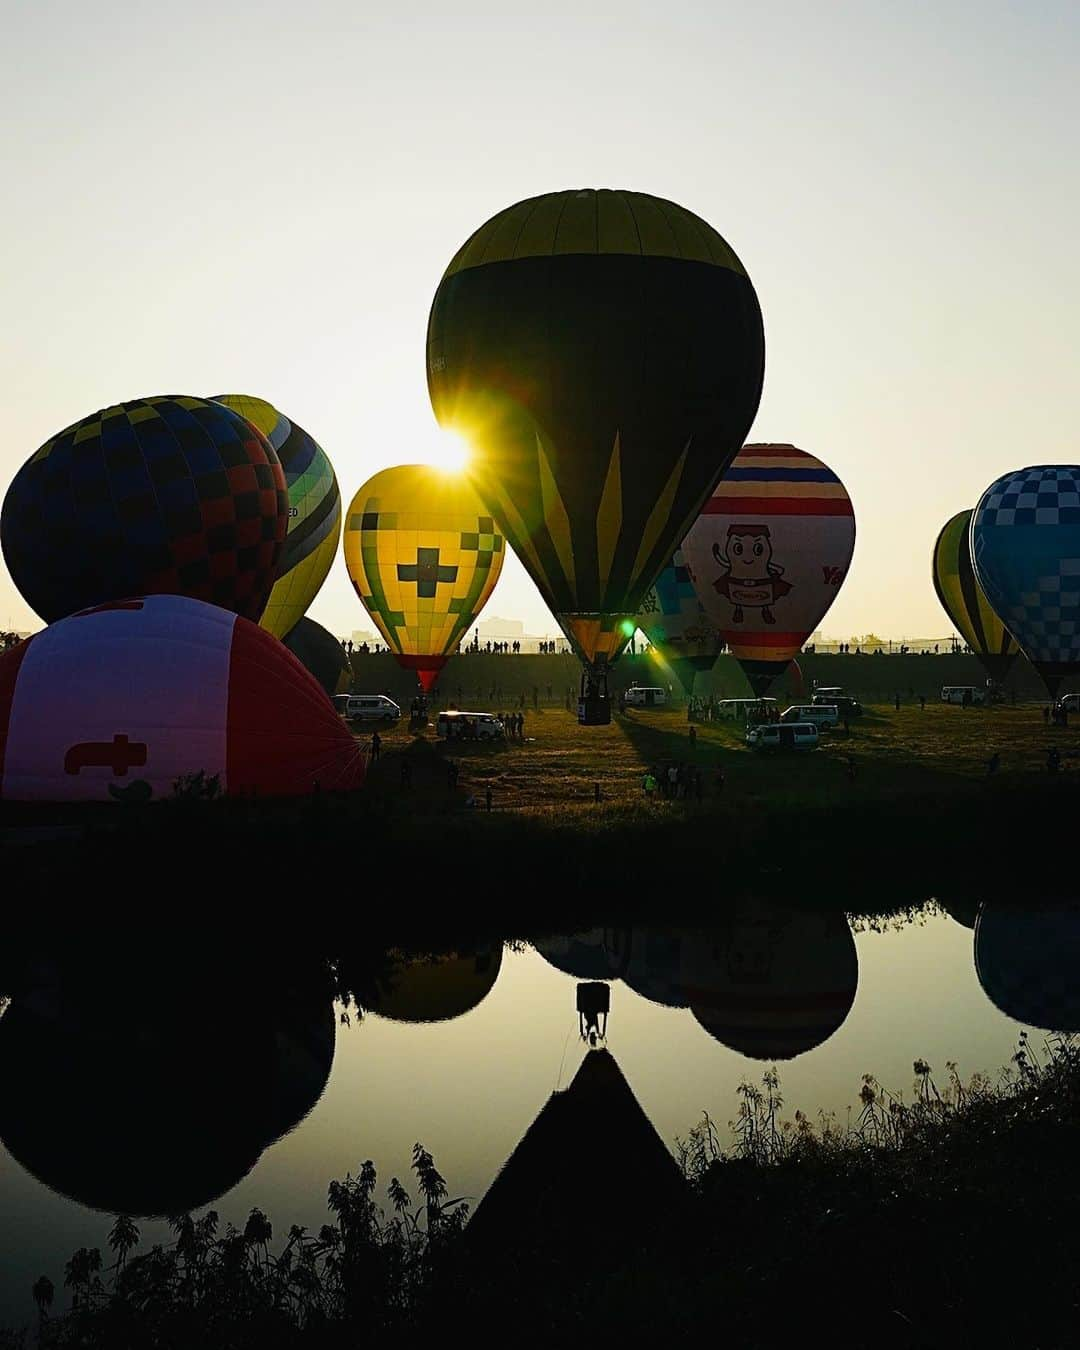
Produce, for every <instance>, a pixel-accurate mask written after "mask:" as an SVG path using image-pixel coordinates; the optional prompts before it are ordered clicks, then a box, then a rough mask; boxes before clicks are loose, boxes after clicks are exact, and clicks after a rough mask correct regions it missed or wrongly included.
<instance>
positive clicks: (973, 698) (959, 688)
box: [941, 684, 986, 706]
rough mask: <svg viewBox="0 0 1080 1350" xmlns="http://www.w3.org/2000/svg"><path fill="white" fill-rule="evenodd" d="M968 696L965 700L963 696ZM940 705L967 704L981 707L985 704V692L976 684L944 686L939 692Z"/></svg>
mask: <svg viewBox="0 0 1080 1350" xmlns="http://www.w3.org/2000/svg"><path fill="white" fill-rule="evenodd" d="M965 694H966V695H968V697H967V698H965V697H964V695H965ZM941 701H942V703H961V704H963V703H969V704H977V705H979V706H981V705H982V704H984V703H985V702H986V690H985V689H980V687H979V686H978V685H977V684H946V685H944V686H943V687H942V690H941Z"/></svg>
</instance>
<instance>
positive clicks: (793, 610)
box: [682, 445, 855, 697]
mask: <svg viewBox="0 0 1080 1350" xmlns="http://www.w3.org/2000/svg"><path fill="white" fill-rule="evenodd" d="M854 549H855V512H854V510H853V509H852V506H851V498H850V497H849V496H848V494H847V489H846V488H845V487H844V485H843V483H841V481H840V479H839V478H838V477H837V476H836V474H835V473H833V471H832V470H831V469H830V468H829V467H828V466H827V465H826V464H823V463H822V461H821V460H820V459H817V458H816V457H815V456H814V455H810V454H807V452H806V451H805V450H798V449H796V447H795V446H793V445H745V446H743V448H742V449H741V450H740V451H739V453H738V455H737V456H736V457H735V461H734V463H733V464H732V466H731V468H730V469H728V470H727V472H726V473H725V474H724V477H723V478H722V479H721V481H720V484H719V486H718V487H717V488H716V491H715V492H714V493H713V495H712V496H711V497H710V498H709V500H708V501H707V502H706V503H705V505H704V507H703V508H702V512H701V514H700V516H698V518H697V520H696V521H695V522H694V525H693V526H692V528H691V529H690V532H689V533H688V534H687V536H686V538H685V539H684V540H683V546H682V551H683V556H684V557H685V559H686V561H687V563H688V565H689V567H690V573H691V576H692V577H693V580H694V585H695V587H696V589H697V593H698V595H699V596H700V598H701V603H702V604H703V605H704V606H705V611H706V613H707V614H708V616H709V618H710V619H711V620H712V621H713V623H715V624H716V626H717V628H718V629H719V630H720V636H721V637H722V639H723V640H724V641H725V642H726V643H727V645H728V646H729V647H730V648H731V651H732V652H733V654H734V655H735V656H736V657H737V658H738V660H739V664H740V665H741V666H742V668H743V670H744V671H745V673H746V676H747V678H748V679H749V681H750V684H751V686H752V687H753V690H754V692H755V693H756V694H757V695H758V696H759V697H760V696H762V695H764V694H766V693H767V692H768V690H769V686H770V685H771V684H772V682H773V680H774V679H776V677H777V676H778V675H781V674H782V673H783V672H784V670H785V669H786V668H787V667H788V665H789V664H790V662H791V661H792V660H793V659H794V657H795V656H796V655H797V654H798V652H799V650H800V648H801V647H802V645H803V643H804V642H805V641H806V639H807V638H808V637H809V636H810V634H811V633H812V632H813V631H814V629H815V628H817V626H818V625H819V624H820V623H821V620H822V619H823V618H824V617H825V615H826V614H827V613H828V610H829V607H830V605H831V604H832V602H833V601H834V600H835V599H836V595H837V592H838V591H839V589H840V586H841V585H842V583H843V581H844V578H845V577H846V576H847V571H848V567H849V566H850V564H851V555H852V553H853V552H854Z"/></svg>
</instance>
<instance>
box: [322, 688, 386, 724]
mask: <svg viewBox="0 0 1080 1350" xmlns="http://www.w3.org/2000/svg"><path fill="white" fill-rule="evenodd" d="M334 707H335V708H336V709H337V710H338V712H339V713H340V714H341V716H342V717H344V718H345V719H346V721H349V722H396V721H397V720H398V719H399V718H400V717H401V709H400V708H399V707H398V705H397V704H396V703H395V702H394V700H393V699H392V698H387V696H386V695H385V694H335V695H334Z"/></svg>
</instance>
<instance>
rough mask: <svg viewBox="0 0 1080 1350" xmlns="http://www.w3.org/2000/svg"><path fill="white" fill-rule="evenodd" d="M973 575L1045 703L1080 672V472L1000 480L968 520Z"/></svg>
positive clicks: (1051, 469) (1058, 468)
mask: <svg viewBox="0 0 1080 1350" xmlns="http://www.w3.org/2000/svg"><path fill="white" fill-rule="evenodd" d="M971 559H972V562H973V563H974V566H975V575H976V576H977V577H978V579H979V584H980V585H981V586H982V588H983V590H984V592H985V593H986V598H987V599H988V600H989V601H990V604H991V605H992V606H993V608H994V612H995V613H996V614H997V615H998V617H999V618H1000V620H1001V622H1002V623H1003V624H1005V626H1006V627H1007V628H1008V630H1009V632H1010V633H1012V635H1013V637H1014V638H1015V639H1016V641H1017V643H1018V644H1019V646H1020V650H1021V651H1022V652H1023V653H1024V655H1025V656H1026V657H1027V658H1028V660H1029V661H1030V662H1031V664H1032V665H1033V666H1034V667H1035V669H1036V670H1037V671H1038V672H1039V674H1040V675H1041V676H1042V679H1043V683H1044V684H1045V685H1046V688H1047V691H1048V692H1049V694H1050V697H1051V698H1053V697H1054V696H1055V695H1056V694H1057V691H1058V687H1059V686H1060V684H1061V681H1062V680H1063V679H1065V678H1066V676H1068V675H1073V674H1075V673H1076V672H1077V671H1080V467H1077V466H1076V465H1071V464H1056V465H1043V466H1038V467H1035V468H1030V469H1017V470H1016V471H1015V472H1014V473H1007V474H1004V475H1003V476H1002V477H1001V478H999V479H997V481H996V482H994V483H991V484H990V486H989V487H988V488H987V489H986V491H985V492H984V493H983V495H982V497H981V498H980V499H979V504H978V506H976V508H975V514H974V516H973V517H972V521H971Z"/></svg>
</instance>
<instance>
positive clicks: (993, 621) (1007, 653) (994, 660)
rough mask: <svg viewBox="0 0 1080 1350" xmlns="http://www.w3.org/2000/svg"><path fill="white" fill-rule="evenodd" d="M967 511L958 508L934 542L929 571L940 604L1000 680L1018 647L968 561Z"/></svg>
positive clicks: (1009, 665) (968, 513) (968, 525)
mask: <svg viewBox="0 0 1080 1350" xmlns="http://www.w3.org/2000/svg"><path fill="white" fill-rule="evenodd" d="M972 515H973V512H971V511H959V512H957V514H956V515H955V516H953V517H952V519H951V520H949V521H946V523H945V524H944V525H943V526H942V528H941V533H940V534H939V535H938V537H937V542H936V543H935V544H934V558H933V566H932V575H933V579H934V590H935V591H936V592H937V598H938V599H939V600H940V601H941V607H942V609H943V610H944V611H945V613H946V614H947V615H948V616H949V620H950V622H951V623H952V625H953V627H954V628H956V630H957V632H958V633H959V634H960V635H961V637H962V638H963V639H964V641H965V642H966V643H967V645H968V646H969V647H970V648H971V650H972V651H973V652H974V653H975V655H976V656H977V657H978V658H979V661H980V662H981V664H982V666H983V669H984V670H985V671H986V673H987V675H989V676H990V678H991V679H992V680H997V681H999V682H1000V681H1001V680H1004V678H1005V676H1006V675H1007V674H1008V673H1009V669H1010V667H1011V666H1012V664H1013V662H1014V661H1015V660H1016V657H1017V655H1018V653H1019V651H1020V648H1019V647H1018V646H1017V645H1016V639H1015V638H1014V637H1013V635H1012V634H1011V633H1010V632H1009V630H1008V629H1007V628H1006V627H1005V625H1004V624H1003V623H1002V622H1001V620H1000V619H999V618H998V616H997V615H996V614H995V613H994V611H993V609H992V607H991V605H990V601H989V600H988V599H987V598H986V592H985V591H984V590H983V588H982V587H981V586H980V585H979V580H978V577H976V575H975V569H974V567H973V566H972V562H971V517H972Z"/></svg>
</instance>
